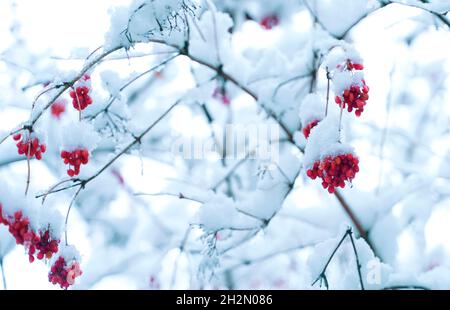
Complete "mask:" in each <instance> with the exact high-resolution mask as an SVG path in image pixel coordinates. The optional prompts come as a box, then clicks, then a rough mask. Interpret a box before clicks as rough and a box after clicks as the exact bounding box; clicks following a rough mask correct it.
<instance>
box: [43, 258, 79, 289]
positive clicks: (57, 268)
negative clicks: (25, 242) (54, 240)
mask: <svg viewBox="0 0 450 310" xmlns="http://www.w3.org/2000/svg"><path fill="white" fill-rule="evenodd" d="M82 273H83V272H82V271H81V269H80V264H79V263H78V262H77V261H75V260H72V261H71V262H68V261H66V258H65V257H63V256H59V257H58V258H57V259H56V260H55V262H54V263H53V264H52V266H51V268H50V272H49V274H48V280H49V281H50V282H51V283H52V284H54V285H56V284H59V286H61V288H63V289H67V288H68V287H69V286H70V285H73V284H74V283H75V279H76V278H77V277H79V276H81V275H82Z"/></svg>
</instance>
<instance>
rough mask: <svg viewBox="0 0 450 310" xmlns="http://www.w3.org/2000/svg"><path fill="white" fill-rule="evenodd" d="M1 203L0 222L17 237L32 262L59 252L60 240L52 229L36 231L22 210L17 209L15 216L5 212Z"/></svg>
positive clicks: (17, 242)
mask: <svg viewBox="0 0 450 310" xmlns="http://www.w3.org/2000/svg"><path fill="white" fill-rule="evenodd" d="M2 211H3V210H2V205H1V204H0V223H1V224H4V225H6V226H7V227H8V230H9V232H10V233H11V234H12V235H13V237H14V238H15V239H16V244H20V245H23V246H24V247H25V249H26V252H27V253H28V257H29V261H30V263H32V262H34V260H35V258H37V259H39V260H42V259H44V258H46V259H50V258H51V257H52V256H53V254H55V253H57V252H58V244H59V242H60V241H59V240H58V239H55V238H53V237H52V235H51V233H50V230H49V229H46V230H39V231H35V230H33V229H32V228H31V225H30V220H29V218H28V217H26V216H24V215H23V213H22V211H16V212H15V213H14V215H13V216H8V215H6V214H3V212H2Z"/></svg>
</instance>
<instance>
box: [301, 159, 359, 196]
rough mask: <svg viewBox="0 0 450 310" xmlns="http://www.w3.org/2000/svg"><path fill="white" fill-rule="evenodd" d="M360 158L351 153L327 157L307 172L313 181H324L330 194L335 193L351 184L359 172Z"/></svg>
mask: <svg viewBox="0 0 450 310" xmlns="http://www.w3.org/2000/svg"><path fill="white" fill-rule="evenodd" d="M358 164H359V160H358V158H357V157H356V156H355V155H353V154H351V153H349V154H342V155H337V156H327V157H325V158H324V159H322V160H318V161H316V162H315V163H314V165H313V167H312V168H310V169H308V170H307V171H306V174H307V175H308V177H310V178H311V179H313V180H314V179H316V178H317V177H319V178H321V179H322V186H323V188H325V189H327V190H328V192H329V193H334V191H335V188H337V187H341V188H344V187H345V182H351V181H352V180H353V178H354V177H355V175H356V173H357V172H358V171H359V166H358Z"/></svg>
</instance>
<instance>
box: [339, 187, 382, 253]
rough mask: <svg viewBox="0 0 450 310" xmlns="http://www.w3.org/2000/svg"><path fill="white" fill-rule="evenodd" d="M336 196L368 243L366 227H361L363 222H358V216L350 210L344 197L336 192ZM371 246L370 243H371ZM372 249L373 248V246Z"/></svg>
mask: <svg viewBox="0 0 450 310" xmlns="http://www.w3.org/2000/svg"><path fill="white" fill-rule="evenodd" d="M334 195H335V196H336V198H337V200H339V203H340V204H341V206H342V208H343V209H344V211H345V213H347V215H348V217H349V218H350V219H351V221H352V223H353V225H354V226H355V228H356V229H357V230H358V233H359V235H360V236H361V237H362V238H363V239H364V240H366V241H367V242H369V241H368V238H367V231H366V230H365V229H364V227H363V226H362V225H361V222H360V221H359V220H358V218H357V217H356V215H355V214H354V213H353V211H352V209H351V208H350V206H349V205H348V203H347V201H345V199H344V197H343V196H342V194H341V193H340V192H339V191H338V190H336V191H335V192H334ZM369 245H370V243H369ZM371 247H372V246H371ZM372 249H373V248H372Z"/></svg>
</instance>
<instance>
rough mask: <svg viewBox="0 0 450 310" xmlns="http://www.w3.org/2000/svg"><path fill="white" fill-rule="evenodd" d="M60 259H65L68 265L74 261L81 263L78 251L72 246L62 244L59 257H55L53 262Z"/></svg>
mask: <svg viewBox="0 0 450 310" xmlns="http://www.w3.org/2000/svg"><path fill="white" fill-rule="evenodd" d="M58 257H63V258H64V260H65V261H66V263H69V262H72V261H77V262H80V261H81V255H80V253H79V252H78V250H77V249H76V248H75V247H74V246H71V245H65V244H61V245H60V247H59V252H58V255H55V256H54V258H53V260H54V261H56V260H57V259H58Z"/></svg>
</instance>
